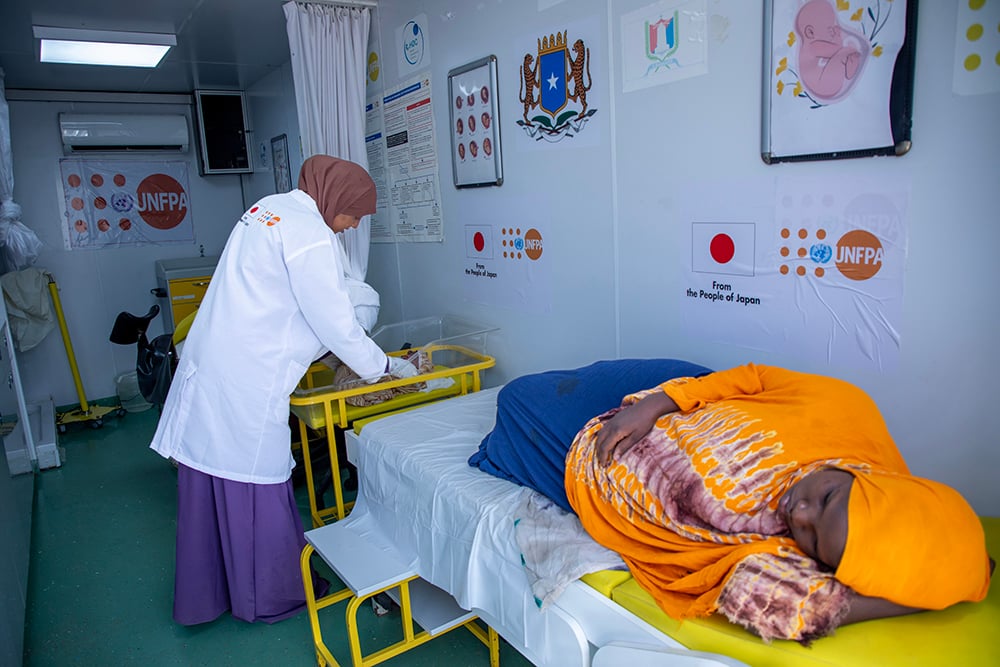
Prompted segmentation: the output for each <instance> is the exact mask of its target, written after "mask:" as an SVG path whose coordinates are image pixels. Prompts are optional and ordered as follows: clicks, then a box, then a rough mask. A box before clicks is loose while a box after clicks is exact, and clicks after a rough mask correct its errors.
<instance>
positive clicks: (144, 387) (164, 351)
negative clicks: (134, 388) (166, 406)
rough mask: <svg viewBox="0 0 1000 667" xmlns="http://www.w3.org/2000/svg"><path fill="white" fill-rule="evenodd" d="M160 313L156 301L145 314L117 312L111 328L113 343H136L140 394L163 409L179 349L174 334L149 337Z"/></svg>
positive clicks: (137, 376)
mask: <svg viewBox="0 0 1000 667" xmlns="http://www.w3.org/2000/svg"><path fill="white" fill-rule="evenodd" d="M159 313H160V307H159V306H157V305H155V304H154V305H153V306H152V307H151V308H150V309H149V312H148V313H146V314H145V315H142V316H139V315H133V314H132V313H126V312H121V313H118V317H117V318H116V319H115V325H114V327H113V328H112V329H111V342H112V343H117V344H118V345H133V344H134V345H135V346H136V360H135V371H136V379H137V380H138V381H139V393H141V394H142V397H143V398H144V399H146V400H147V401H149V402H150V403H152V404H153V405H155V406H156V407H157V409H158V410H162V409H163V402H164V401H165V400H167V392H168V391H169V390H170V382H171V380H173V377H174V371H176V370H177V348H176V347H174V336H175V334H161V335H159V336H157V337H156V338H153V339H152V340H150V339H149V338H148V337H147V336H146V330H147V329H148V328H149V323H150V322H151V321H152V320H153V318H154V317H156V316H157V315H158V314H159Z"/></svg>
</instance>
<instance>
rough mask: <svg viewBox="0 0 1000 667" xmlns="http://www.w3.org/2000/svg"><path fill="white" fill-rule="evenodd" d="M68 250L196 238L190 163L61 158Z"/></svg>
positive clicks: (192, 239)
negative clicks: (190, 183)
mask: <svg viewBox="0 0 1000 667" xmlns="http://www.w3.org/2000/svg"><path fill="white" fill-rule="evenodd" d="M59 175H60V183H61V185H62V191H63V199H64V201H65V208H64V211H65V213H64V215H65V220H64V224H63V237H64V239H65V241H66V247H67V248H68V249H70V250H75V249H79V248H103V247H108V246H136V245H146V244H152V245H158V244H163V243H193V242H194V223H193V222H192V219H191V199H190V189H189V187H188V171H187V163H186V162H180V161H178V162H133V161H125V160H122V161H104V160H88V159H69V158H67V159H63V160H60V161H59Z"/></svg>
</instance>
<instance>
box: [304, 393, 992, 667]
mask: <svg viewBox="0 0 1000 667" xmlns="http://www.w3.org/2000/svg"><path fill="white" fill-rule="evenodd" d="M497 393H498V389H496V388H494V389H486V390H483V391H480V392H478V393H470V394H468V395H465V396H460V397H457V398H452V399H449V400H445V401H440V402H436V403H432V404H428V405H424V406H421V407H419V408H417V409H414V410H410V411H406V412H403V413H399V414H392V415H388V416H385V417H382V418H379V419H376V420H373V421H370V422H367V423H364V424H363V428H361V430H360V433H354V432H348V434H347V451H348V458H349V459H350V460H351V461H352V462H353V463H355V464H356V465H357V466H358V469H359V473H360V489H359V494H358V498H357V501H356V504H355V506H354V509H353V511H352V513H351V515H350V517H348V519H347V522H350V523H353V524H354V525H355V526H360V527H362V528H363V529H364V531H367V533H369V534H373V535H374V534H377V539H378V540H379V541H381V542H382V543H383V544H388V545H392V547H391V548H392V549H394V550H395V552H396V554H397V556H398V557H399V558H402V559H403V560H404V561H406V563H407V565H408V567H411V568H412V570H413V572H415V573H416V574H417V575H419V577H420V579H422V580H425V581H426V582H429V583H430V584H432V585H434V586H436V587H438V588H440V589H442V590H443V591H446V592H447V593H449V594H450V595H451V596H452V597H453V598H454V599H455V601H457V603H458V605H460V606H461V607H462V608H464V609H467V610H471V611H472V612H473V613H475V614H477V615H478V616H479V618H480V619H482V620H483V621H484V622H486V623H487V624H489V626H490V627H491V628H493V629H495V630H496V631H497V632H498V633H499V634H500V635H501V636H502V637H504V638H505V639H506V640H507V641H508V642H509V643H510V644H511V645H513V646H514V647H515V648H516V649H517V650H518V651H520V652H521V653H522V654H523V655H524V656H526V657H527V658H528V659H529V660H531V662H532V663H534V664H536V665H559V666H560V667H561V666H568V665H580V666H581V667H589V666H591V665H594V666H598V665H601V664H604V665H608V664H622V661H623V660H627V661H628V663H627V664H630V667H639V666H640V665H644V664H657V665H678V666H680V665H693V664H700V665H722V664H749V665H754V666H778V665H796V666H798V665H852V666H855V665H861V666H863V665H880V666H885V665H890V666H891V665H896V664H899V665H904V664H905V665H998V664H1000V641H998V640H997V638H996V632H997V629H998V628H1000V590H998V589H1000V587H998V586H996V585H994V586H993V587H992V590H991V592H990V595H989V597H988V598H987V600H985V601H984V602H981V603H978V604H959V605H956V606H954V607H952V608H950V609H947V610H945V611H940V612H927V613H921V614H915V615H911V616H903V617H898V618H890V619H882V620H878V621H869V622H866V623H859V624H854V625H848V626H844V627H842V628H839V629H838V630H837V631H836V633H835V635H834V636H832V637H827V638H823V639H819V640H817V641H815V642H814V643H813V645H812V646H811V647H804V646H801V645H799V644H797V643H795V642H789V641H775V642H772V643H771V644H769V645H768V644H765V643H764V642H762V641H761V640H760V639H759V638H757V637H755V636H753V635H751V634H750V633H749V632H747V631H746V630H744V629H742V628H739V627H737V626H734V625H732V624H730V623H729V622H728V621H727V620H725V619H724V618H722V617H720V616H713V617H711V618H707V619H696V620H687V621H684V622H678V621H674V620H672V619H670V618H669V617H667V616H666V615H665V614H664V613H663V612H662V611H660V610H659V608H658V607H657V606H656V604H655V603H654V602H653V599H652V597H651V596H649V595H648V594H647V593H645V592H644V591H643V590H642V589H641V588H639V587H638V585H637V584H636V582H635V581H634V580H632V579H631V576H630V575H629V574H628V573H627V572H614V571H607V572H601V573H597V574H593V575H587V576H585V577H584V578H583V580H578V581H574V582H573V583H571V584H570V585H569V586H568V587H567V588H566V589H565V590H564V591H563V592H562V594H561V595H560V596H559V597H558V598H557V599H556V600H555V602H554V603H552V604H551V606H549V607H548V608H547V609H546V610H545V611H540V610H539V608H538V606H537V604H536V601H535V598H534V596H533V594H532V591H531V589H530V587H529V585H528V581H527V577H526V576H525V573H524V571H523V569H522V565H521V560H520V553H519V550H518V547H517V544H516V540H515V536H514V525H513V523H514V522H513V516H512V508H515V507H518V506H519V505H520V504H521V503H522V501H523V500H524V499H525V494H532V493H535V492H534V491H531V490H530V489H528V488H525V487H521V486H518V485H516V484H513V483H511V482H508V481H505V480H502V479H498V478H496V477H493V476H491V475H488V474H486V473H483V472H482V471H480V470H478V469H475V468H472V467H470V466H469V465H468V463H467V461H468V458H469V456H470V455H471V454H473V453H474V452H475V451H476V450H477V447H478V446H479V443H480V441H481V440H482V439H483V437H484V436H485V435H486V434H487V433H489V432H490V431H491V429H492V428H493V425H494V418H495V411H496V398H497ZM335 525H336V524H335ZM345 525H346V524H345ZM984 525H985V526H986V530H987V544H988V547H989V549H990V552H991V553H992V554H993V555H994V556H996V555H997V554H998V553H1000V519H995V518H993V519H984ZM332 527H333V526H327V527H326V528H332ZM326 528H320V529H318V530H314V531H309V532H308V533H307V539H309V540H310V542H312V541H313V540H314V539H315V537H317V535H316V534H317V533H319V532H320V531H323V530H325V529H326ZM699 652H707V653H709V654H713V655H705V654H704V653H699ZM626 655H627V656H628V657H627V658H626V657H623V656H626ZM727 656H728V657H727ZM644 660H645V662H644ZM734 660H738V661H740V662H734ZM727 661H728V662H727Z"/></svg>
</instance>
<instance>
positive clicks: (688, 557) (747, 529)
mask: <svg viewBox="0 0 1000 667" xmlns="http://www.w3.org/2000/svg"><path fill="white" fill-rule="evenodd" d="M653 392H664V393H666V394H667V395H668V396H669V397H670V398H671V399H673V401H674V402H675V403H676V404H677V406H678V408H679V410H678V411H677V412H674V413H670V414H666V415H664V416H662V417H660V418H659V419H658V420H657V422H656V425H655V427H654V428H653V429H652V430H651V431H650V432H649V434H648V435H646V436H645V437H644V438H643V439H642V440H640V441H639V443H638V444H636V445H635V446H634V447H633V448H632V449H630V450H628V451H627V452H625V453H623V454H622V455H621V456H618V457H615V458H613V459H612V460H611V462H610V463H609V464H608V465H602V464H600V463H599V462H598V459H597V456H596V452H595V441H596V436H597V434H598V433H599V432H600V430H601V428H602V426H603V425H604V424H605V423H606V422H607V421H608V420H609V419H610V418H611V417H612V416H613V415H614V414H615V413H616V412H617V411H618V410H617V409H616V410H612V411H611V412H608V413H606V414H604V415H601V416H599V417H595V418H594V419H592V420H591V421H590V422H589V423H588V424H587V425H586V427H585V428H584V429H583V430H582V431H581V432H580V433H579V435H578V436H577V438H576V440H575V442H574V444H573V446H572V447H571V449H570V451H569V454H568V455H567V459H566V492H567V494H568V497H569V500H570V503H571V504H572V506H573V508H574V510H575V511H576V513H577V515H578V516H579V517H580V520H581V522H582V524H583V526H584V528H585V529H586V530H587V532H588V533H589V534H590V535H591V536H592V537H593V538H594V539H595V540H596V541H597V542H599V543H600V544H602V545H604V546H606V547H608V548H610V549H612V550H614V551H617V552H618V553H620V554H621V555H622V557H623V559H624V560H625V562H626V563H627V564H628V566H629V569H630V570H631V572H632V574H633V576H634V577H635V579H636V581H637V582H638V583H639V584H640V585H641V586H642V587H643V588H644V589H645V590H646V591H647V592H649V593H650V594H651V595H652V596H653V597H654V599H655V600H656V602H657V603H658V605H659V606H660V607H661V608H662V609H663V610H664V611H665V612H666V613H667V614H669V615H670V616H672V617H674V618H685V617H692V616H702V615H708V614H711V613H714V612H716V611H719V612H721V613H723V614H725V615H726V616H727V617H728V618H729V619H730V620H731V621H733V622H735V623H739V624H741V625H743V626H745V627H747V628H749V629H751V630H752V631H754V632H756V633H757V634H759V635H760V636H761V637H763V638H764V639H772V638H784V639H794V640H797V641H800V642H802V643H808V642H809V641H810V640H812V639H815V638H817V637H822V636H824V635H826V634H829V633H830V632H831V631H832V630H833V629H834V628H835V627H837V625H839V624H840V623H841V622H842V621H843V620H844V619H845V617H846V616H847V614H848V611H849V609H850V605H851V603H852V600H854V599H855V598H856V596H857V595H863V596H871V597H878V598H885V599H888V600H890V601H892V602H894V603H896V604H899V605H905V606H908V607H915V608H921V609H942V608H944V607H947V606H950V605H952V604H955V603H957V602H960V601H978V600H981V599H983V598H984V597H985V596H986V593H987V590H988V587H989V576H990V570H989V559H988V556H987V554H986V548H985V539H984V535H983V529H982V525H981V524H980V522H979V520H978V517H976V515H975V513H974V512H973V511H972V509H971V508H970V507H969V505H968V504H967V503H966V502H965V501H964V499H962V497H961V496H960V495H959V494H958V493H957V492H955V491H954V490H953V489H951V488H949V487H947V486H944V485H942V484H939V483H937V482H933V481H930V480H926V479H920V478H916V477H913V476H911V475H910V474H909V471H908V469H907V467H906V464H905V463H904V461H903V459H902V457H901V456H900V454H899V452H898V450H897V449H896V446H895V444H894V443H893V441H892V438H891V436H890V435H889V433H888V430H887V429H886V427H885V424H884V422H883V420H882V417H881V415H880V414H879V412H878V408H877V407H876V406H875V404H874V402H872V401H871V399H870V398H869V397H868V396H867V395H866V394H865V393H864V392H863V391H861V390H860V389H858V388H857V387H854V386H852V385H850V384H848V383H846V382H842V381H840V380H836V379H833V378H827V377H822V376H815V375H806V374H802V373H795V372H793V371H788V370H784V369H780V368H773V367H766V366H755V365H752V364H750V365H747V366H742V367H738V368H734V369H730V370H727V371H720V372H716V373H712V374H710V375H707V376H705V377H702V378H698V379H695V378H678V379H675V380H671V381H669V382H666V383H664V384H663V385H661V386H659V387H656V388H653V389H649V390H647V391H644V392H640V393H638V394H633V395H630V396H627V397H625V399H624V400H623V406H626V405H631V404H633V403H636V402H638V401H639V400H641V399H642V398H643V397H645V396H647V395H649V394H651V393H653ZM828 468H836V469H839V470H844V471H847V472H849V473H850V474H851V475H853V477H854V481H853V484H852V485H851V491H850V497H849V501H848V502H849V504H848V532H847V541H846V545H845V548H844V551H843V556H842V558H841V560H840V563H839V566H838V567H837V568H836V570H835V571H831V569H830V568H828V567H825V566H823V565H822V564H821V563H819V562H818V561H816V560H814V559H812V558H810V557H808V556H806V555H805V553H804V552H803V551H802V550H801V549H800V548H799V546H798V545H797V544H796V542H795V541H794V540H793V539H792V538H791V537H790V536H789V527H788V524H787V523H786V518H785V516H784V515H783V514H782V513H781V512H780V511H779V501H780V500H781V498H782V496H783V495H784V494H785V493H786V491H788V489H789V488H791V487H792V486H793V485H795V484H796V482H798V481H800V480H802V479H803V478H804V477H806V476H808V475H809V474H811V473H813V472H816V471H819V470H824V469H828Z"/></svg>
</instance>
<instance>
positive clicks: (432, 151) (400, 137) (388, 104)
mask: <svg viewBox="0 0 1000 667" xmlns="http://www.w3.org/2000/svg"><path fill="white" fill-rule="evenodd" d="M381 107H382V108H381V111H382V113H381V114H378V113H376V112H374V111H373V112H371V113H369V118H368V127H367V130H366V132H365V134H366V136H367V137H368V139H369V141H368V163H369V167H370V168H371V166H372V164H373V163H374V164H377V165H380V166H379V167H378V168H380V169H381V170H382V171H383V172H384V174H385V175H384V177H383V178H384V185H383V186H382V187H383V189H384V191H385V192H386V195H387V196H385V197H383V196H382V192H380V193H379V195H378V196H379V198H380V200H383V201H387V202H388V203H389V209H388V211H386V213H385V214H383V215H384V217H382V216H380V213H378V212H377V213H376V216H375V217H376V218H378V224H377V225H376V224H375V222H374V221H373V223H372V242H373V243H379V242H381V243H391V242H394V241H400V242H421V241H437V242H440V241H441V240H442V239H443V238H444V236H443V226H442V218H441V187H440V183H439V179H438V154H437V144H436V142H435V139H434V112H433V107H432V105H431V81H430V75H429V74H428V75H425V76H423V77H421V78H418V79H414V80H413V81H410V82H408V83H406V84H404V85H402V86H400V87H398V88H395V89H392V90H387V91H386V93H385V96H384V97H383V98H382V100H381ZM379 116H380V117H381V124H379V121H378V117H379ZM379 127H381V130H379V129H378V128H379ZM379 132H381V134H382V135H383V137H384V141H383V139H382V138H379V137H376V136H375V135H377V134H379ZM382 146H384V148H382ZM382 151H384V153H382ZM373 176H374V174H373ZM375 185H376V188H377V187H378V186H379V182H378V179H376V182H375Z"/></svg>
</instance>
